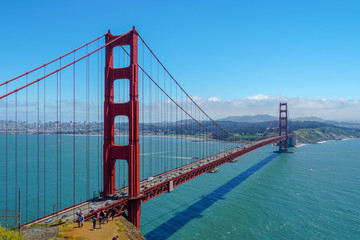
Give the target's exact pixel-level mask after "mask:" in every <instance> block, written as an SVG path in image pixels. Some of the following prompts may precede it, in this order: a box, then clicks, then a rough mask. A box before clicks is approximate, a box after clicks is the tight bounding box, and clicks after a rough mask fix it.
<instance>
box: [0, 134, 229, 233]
mask: <svg viewBox="0 0 360 240" xmlns="http://www.w3.org/2000/svg"><path fill="white" fill-rule="evenodd" d="M115 140H116V143H118V144H127V143H126V137H124V136H117V137H116V139H115ZM204 143H205V144H203V142H200V141H194V140H193V139H189V138H174V137H149V136H145V137H141V138H140V159H141V161H140V165H141V166H140V167H141V170H140V178H141V179H146V178H148V177H150V176H155V175H157V174H159V173H162V172H164V171H167V170H170V169H173V168H176V167H180V166H183V165H185V164H188V163H190V162H193V161H196V160H197V159H194V157H196V158H203V157H205V156H209V155H211V154H215V153H218V152H220V151H224V150H225V149H229V148H231V147H233V146H232V145H231V144H228V143H222V142H217V141H208V142H204ZM74 146H75V148H74ZM102 146H103V136H73V135H61V136H60V135H59V136H57V135H28V136H26V135H17V136H16V135H8V136H6V135H0V224H1V225H2V226H8V227H11V226H14V225H17V222H16V220H17V219H16V218H13V217H9V218H4V217H1V215H13V216H14V215H17V214H18V210H19V207H18V206H19V200H18V197H19V194H18V189H19V188H21V205H22V206H21V212H22V217H21V222H22V223H26V222H30V221H32V220H34V219H37V218H41V217H43V216H46V215H49V214H51V213H54V212H56V211H59V210H61V209H64V208H67V207H69V206H72V205H75V204H78V203H81V202H84V201H85V200H86V199H92V198H93V197H96V196H99V193H100V192H101V191H102V186H103V182H102V173H103V166H102V157H103V153H102ZM127 175H128V168H127V163H126V162H125V161H124V160H119V161H117V162H116V164H115V185H116V188H117V189H119V188H121V187H123V186H127V184H128V181H127Z"/></svg>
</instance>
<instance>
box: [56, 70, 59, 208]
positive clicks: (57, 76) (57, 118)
mask: <svg viewBox="0 0 360 240" xmlns="http://www.w3.org/2000/svg"><path fill="white" fill-rule="evenodd" d="M58 211H59V72H57V73H56V212H58Z"/></svg>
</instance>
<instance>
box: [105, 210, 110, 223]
mask: <svg viewBox="0 0 360 240" xmlns="http://www.w3.org/2000/svg"><path fill="white" fill-rule="evenodd" d="M105 214H106V223H109V211H108V210H106V212H105Z"/></svg>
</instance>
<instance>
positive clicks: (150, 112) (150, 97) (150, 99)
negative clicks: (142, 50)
mask: <svg viewBox="0 0 360 240" xmlns="http://www.w3.org/2000/svg"><path fill="white" fill-rule="evenodd" d="M150 77H152V63H151V55H150ZM151 86H152V83H151V82H150V80H149V91H150V94H149V107H150V111H149V117H150V121H149V123H150V134H151V135H150V143H149V153H150V154H149V158H150V166H149V172H150V176H152V155H151V152H152V140H153V131H152V130H153V123H152V87H151Z"/></svg>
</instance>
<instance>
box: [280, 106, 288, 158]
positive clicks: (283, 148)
mask: <svg viewBox="0 0 360 240" xmlns="http://www.w3.org/2000/svg"><path fill="white" fill-rule="evenodd" d="M279 136H280V137H283V139H281V140H280V142H279V152H288V112H287V103H280V109H279Z"/></svg>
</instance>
